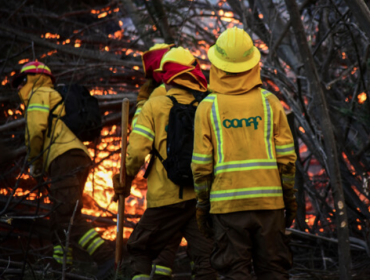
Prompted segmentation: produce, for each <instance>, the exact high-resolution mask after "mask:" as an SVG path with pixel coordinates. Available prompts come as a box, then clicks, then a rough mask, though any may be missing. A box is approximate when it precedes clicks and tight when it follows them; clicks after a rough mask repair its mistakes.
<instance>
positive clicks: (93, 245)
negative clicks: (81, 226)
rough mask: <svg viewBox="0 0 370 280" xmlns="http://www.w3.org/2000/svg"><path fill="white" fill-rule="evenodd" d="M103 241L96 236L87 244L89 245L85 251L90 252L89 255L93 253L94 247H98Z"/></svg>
mask: <svg viewBox="0 0 370 280" xmlns="http://www.w3.org/2000/svg"><path fill="white" fill-rule="evenodd" d="M103 243H104V240H103V239H101V238H100V237H97V238H95V239H94V241H93V242H91V244H90V245H89V247H87V249H86V251H87V252H88V253H89V254H90V256H91V255H92V254H94V252H95V251H96V249H98V248H99V247H100V245H102V244H103Z"/></svg>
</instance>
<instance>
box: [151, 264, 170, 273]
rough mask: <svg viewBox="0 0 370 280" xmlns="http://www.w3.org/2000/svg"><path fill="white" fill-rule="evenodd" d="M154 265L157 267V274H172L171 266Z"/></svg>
mask: <svg viewBox="0 0 370 280" xmlns="http://www.w3.org/2000/svg"><path fill="white" fill-rule="evenodd" d="M154 267H155V274H159V275H165V276H171V274H172V269H171V268H169V267H166V266H162V265H157V264H153V265H152V268H154Z"/></svg>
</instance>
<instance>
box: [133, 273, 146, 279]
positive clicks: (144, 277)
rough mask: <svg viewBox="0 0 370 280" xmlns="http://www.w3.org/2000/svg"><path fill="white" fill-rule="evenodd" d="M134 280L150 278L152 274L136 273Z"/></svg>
mask: <svg viewBox="0 0 370 280" xmlns="http://www.w3.org/2000/svg"><path fill="white" fill-rule="evenodd" d="M132 280H150V275H147V274H139V275H135V276H134V277H133V278H132Z"/></svg>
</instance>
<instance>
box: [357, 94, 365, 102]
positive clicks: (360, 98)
mask: <svg viewBox="0 0 370 280" xmlns="http://www.w3.org/2000/svg"><path fill="white" fill-rule="evenodd" d="M357 99H358V103H360V104H363V103H364V102H365V101H366V99H367V95H366V93H365V92H361V93H360V94H359V95H358V96H357Z"/></svg>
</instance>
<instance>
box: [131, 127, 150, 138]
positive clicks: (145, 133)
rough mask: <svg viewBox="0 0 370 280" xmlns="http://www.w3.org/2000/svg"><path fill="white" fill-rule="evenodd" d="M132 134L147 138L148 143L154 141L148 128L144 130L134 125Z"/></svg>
mask: <svg viewBox="0 0 370 280" xmlns="http://www.w3.org/2000/svg"><path fill="white" fill-rule="evenodd" d="M132 132H133V133H134V132H135V133H137V134H140V135H141V136H144V137H146V138H148V139H149V140H150V141H153V140H154V132H153V131H152V130H150V129H149V128H146V127H145V126H143V125H140V124H138V125H135V127H134V129H133V130H132Z"/></svg>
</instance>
